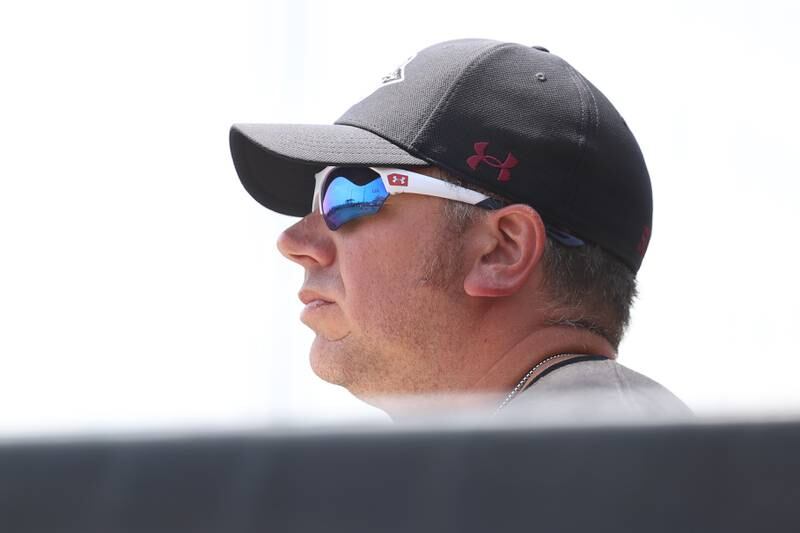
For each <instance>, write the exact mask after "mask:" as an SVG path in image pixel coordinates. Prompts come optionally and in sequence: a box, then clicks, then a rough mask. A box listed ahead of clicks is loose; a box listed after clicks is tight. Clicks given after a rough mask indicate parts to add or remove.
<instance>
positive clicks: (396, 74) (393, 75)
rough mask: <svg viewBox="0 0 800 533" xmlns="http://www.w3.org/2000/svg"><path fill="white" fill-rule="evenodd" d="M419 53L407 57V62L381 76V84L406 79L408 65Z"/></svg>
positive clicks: (389, 83)
mask: <svg viewBox="0 0 800 533" xmlns="http://www.w3.org/2000/svg"><path fill="white" fill-rule="evenodd" d="M416 56H417V55H416V54H414V55H413V56H411V57H409V58H408V59H406V61H405V63H403V64H402V65H400V66H399V67H397V68H396V69H394V70H393V71H391V72H390V73H389V74H387V75H386V76H384V77H382V78H381V86H384V85H391V84H392V83H399V82H401V81H403V80H404V79H405V73H406V65H408V64H409V63H411V60H412V59H414V58H415V57H416Z"/></svg>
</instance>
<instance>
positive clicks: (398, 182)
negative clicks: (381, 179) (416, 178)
mask: <svg viewBox="0 0 800 533" xmlns="http://www.w3.org/2000/svg"><path fill="white" fill-rule="evenodd" d="M388 178H389V185H395V186H397V187H408V176H406V175H405V174H389V176H388Z"/></svg>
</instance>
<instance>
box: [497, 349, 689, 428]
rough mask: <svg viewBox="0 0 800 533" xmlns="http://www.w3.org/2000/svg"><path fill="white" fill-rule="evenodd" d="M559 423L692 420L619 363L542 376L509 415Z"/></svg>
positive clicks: (671, 398)
mask: <svg viewBox="0 0 800 533" xmlns="http://www.w3.org/2000/svg"><path fill="white" fill-rule="evenodd" d="M504 411H505V412H507V413H508V416H524V417H525V418H527V419H530V417H531V416H534V417H535V419H536V420H537V421H539V420H542V421H553V422H559V423H564V422H566V423H569V422H588V421H627V420H636V421H643V420H644V421H653V420H655V421H666V420H680V419H686V418H687V417H690V416H691V414H692V413H691V411H690V410H689V408H688V407H687V406H686V404H684V403H683V402H682V401H681V400H680V399H678V397H677V396H675V395H674V394H672V393H671V392H670V391H668V390H667V389H666V388H665V387H664V386H662V385H660V384H659V383H657V382H655V381H653V380H652V379H650V378H648V377H646V376H643V375H642V374H639V373H638V372H634V371H633V370H631V369H630V368H627V367H625V366H623V365H621V364H619V363H617V362H616V361H614V360H611V359H604V360H590V361H574V362H568V363H567V364H564V365H562V366H558V367H555V368H553V369H551V370H550V371H548V372H547V373H546V374H543V375H542V376H540V377H539V378H538V379H537V380H536V381H535V382H534V383H533V384H532V385H531V386H529V387H528V388H527V389H526V390H525V391H523V392H522V393H521V394H520V395H519V396H517V397H516V398H515V399H514V400H513V401H512V402H511V403H509V404H508V406H507V407H506V408H505V409H504Z"/></svg>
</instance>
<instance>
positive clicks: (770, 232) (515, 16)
mask: <svg viewBox="0 0 800 533" xmlns="http://www.w3.org/2000/svg"><path fill="white" fill-rule="evenodd" d="M797 5H798V4H797V3H796V2H789V1H786V2H775V1H759V2H734V1H725V2H713V3H701V2H697V1H694V2H676V3H667V2H660V3H657V4H656V3H651V2H641V1H638V2H597V1H584V2H566V1H565V2H552V1H549V2H535V1H525V2H510V1H501V0H494V1H492V2H475V1H466V0H461V1H451V2H434V1H431V0H426V1H418V0H404V1H403V2H396V3H389V2H375V1H373V2H366V1H365V2H356V1H343V0H340V1H337V2H322V1H306V2H303V1H299V0H294V1H287V2H278V1H274V2H269V1H255V0H249V1H245V0H227V1H225V2H208V1H198V0H194V1H165V0H159V1H152V0H151V1H148V0H141V1H138V2H111V1H108V0H103V1H88V0H73V1H71V2H58V1H54V0H51V1H29V2H15V3H13V4H12V3H4V4H3V7H2V8H0V59H1V62H0V68H1V69H2V70H1V71H0V365H1V368H0V435H7V436H8V435H29V434H44V433H50V434H52V433H63V432H66V433H76V432H86V431H92V432H98V431H99V432H106V431H116V430H131V429H133V430H142V429H143V430H148V429H166V428H204V429H214V428H230V427H262V426H265V425H271V424H287V423H288V424H295V423H301V422H303V423H306V422H312V423H329V422H338V421H343V420H348V421H353V420H357V421H363V420H383V419H384V417H383V415H382V414H381V413H378V412H376V411H374V410H373V409H371V408H369V407H367V406H365V405H363V404H361V403H360V402H358V401H357V400H355V399H354V398H352V397H351V396H350V395H349V393H347V392H346V391H344V390H342V389H339V388H337V387H334V386H331V385H328V384H325V383H323V382H321V381H319V380H318V379H317V378H316V377H315V376H314V375H313V374H312V372H311V370H310V369H309V367H308V362H307V348H308V346H309V344H310V341H311V334H310V332H309V331H308V330H306V329H305V328H304V327H303V326H302V325H301V324H300V323H299V321H298V319H297V317H298V314H299V312H300V309H301V304H300V303H299V301H298V300H297V298H296V291H297V289H298V288H299V286H300V283H301V280H302V274H301V270H300V268H299V267H296V266H295V265H291V264H288V262H286V261H285V260H283V259H282V258H281V257H280V256H279V255H278V253H277V251H276V250H275V245H274V243H275V239H276V237H277V235H278V233H279V232H280V230H281V229H282V228H283V227H285V226H286V225H288V224H290V223H291V219H289V218H286V217H282V216H280V215H276V214H274V213H270V212H268V211H267V210H265V209H263V208H262V207H260V206H259V205H258V204H256V203H255V202H254V201H253V200H252V199H251V198H250V197H249V196H248V195H247V194H246V193H245V191H244V190H243V189H242V188H241V186H240V185H239V183H238V179H237V177H236V174H235V171H234V169H233V166H232V164H231V161H230V156H229V152H228V145H227V135H228V128H229V126H230V125H231V124H232V123H234V122H295V123H303V122H306V123H330V122H332V121H333V120H335V119H336V118H337V117H338V116H339V115H340V114H342V113H343V112H344V111H345V110H346V109H347V108H348V107H349V106H350V105H351V104H353V103H355V102H356V101H357V100H359V99H361V98H362V97H364V96H366V95H367V94H369V92H371V90H372V89H373V88H375V87H376V86H377V83H378V81H379V79H380V77H381V76H383V75H384V74H386V73H387V72H389V71H390V70H391V69H393V68H394V67H395V66H396V65H398V64H399V63H401V62H402V61H403V60H405V58H407V57H409V56H410V55H412V54H413V53H414V52H416V51H417V50H418V49H420V48H423V47H425V46H427V45H430V44H433V43H435V42H438V41H442V40H446V39H452V38H461V37H488V38H495V39H500V40H508V41H516V42H520V43H525V44H530V45H534V44H539V45H543V46H546V47H548V48H549V49H550V50H551V51H552V52H553V53H556V54H558V55H560V56H562V57H564V58H565V59H567V60H568V61H569V62H570V63H572V64H573V66H575V67H576V68H577V69H578V70H580V71H581V72H582V73H583V74H584V75H586V76H587V77H588V78H589V79H590V80H592V82H593V83H594V84H595V85H597V86H598V87H599V88H600V89H601V90H602V91H603V92H604V93H605V94H606V95H607V96H608V97H609V98H610V99H611V101H612V102H614V104H615V105H616V106H617V108H618V109H619V110H620V111H621V112H622V114H623V116H625V118H626V120H627V122H628V124H629V125H630V126H631V128H632V129H633V131H634V133H635V134H636V136H637V138H638V140H639V143H640V145H641V147H642V150H643V152H644V154H645V158H646V160H647V162H648V166H649V168H650V172H651V176H652V181H653V189H654V196H655V215H654V229H653V240H652V243H651V247H650V250H649V253H648V257H647V258H646V260H645V263H644V266H643V268H642V270H641V272H640V287H641V297H640V301H639V302H638V304H637V305H636V307H635V310H634V316H633V323H632V327H631V329H630V332H629V335H628V337H627V339H626V340H625V341H624V343H623V345H622V347H621V357H620V361H621V362H622V363H624V364H626V365H628V366H630V367H632V368H634V369H636V370H638V371H640V372H643V373H645V374H648V375H650V376H651V377H653V378H655V379H656V380H658V381H660V382H661V383H663V384H665V385H666V386H668V387H669V388H670V389H672V390H673V391H674V392H675V393H677V394H678V395H679V396H681V397H682V398H683V399H684V400H685V401H686V402H687V403H689V405H690V406H692V407H693V408H694V409H695V410H696V411H698V412H700V413H706V414H719V413H736V414H746V415H751V416H755V417H764V416H773V415H775V414H781V415H783V414H786V413H789V414H800V387H798V385H797V375H798V370H800V362H799V359H800V351H799V350H798V349H797V347H796V344H795V339H794V337H795V328H796V327H797V325H796V318H797V316H798V312H797V302H798V299H800V282H798V281H797V251H796V249H797V246H796V244H795V243H796V241H797V231H798V230H799V229H800V215H798V210H797V209H796V205H797V203H798V200H800V194H799V193H800V186H798V177H800V176H798V164H797V160H796V159H797V154H798V148H797V143H798V134H797V128H798V124H800V105H799V104H798V94H799V93H800V89H798V82H799V81H800V73H799V72H798V71H799V70H800V68H798V57H800V38H798V35H797V31H798V27H800V24H799V22H800V17H799V16H798V15H799V14H800V10H798V7H797Z"/></svg>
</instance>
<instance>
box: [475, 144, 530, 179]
mask: <svg viewBox="0 0 800 533" xmlns="http://www.w3.org/2000/svg"><path fill="white" fill-rule="evenodd" d="M473 146H474V148H475V155H471V156H469V157H468V158H467V164H468V165H469V168H471V169H472V170H475V169H476V168H478V165H480V164H481V163H486V164H487V165H489V166H490V167H494V168H499V169H500V174H498V175H497V181H508V180H510V179H511V169H512V168H514V167H515V166H517V163H519V161H517V158H516V157H514V154H512V153H511V152H508V155H507V156H506V160H505V161H502V162H501V161H500V160H499V159H497V158H496V157H495V156H493V155H486V148H487V147H488V146H489V143H488V142H479V143H475V144H474V145H473Z"/></svg>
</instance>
